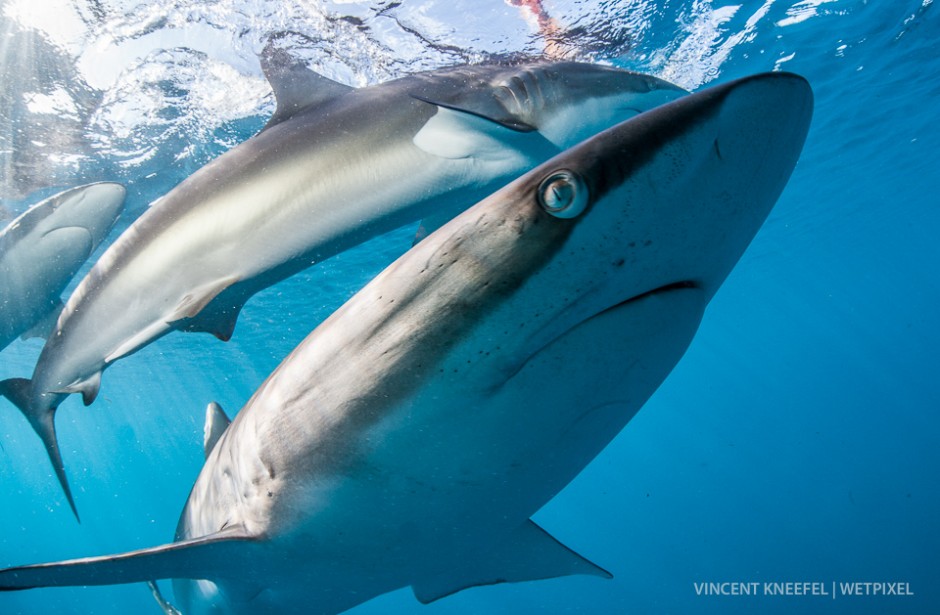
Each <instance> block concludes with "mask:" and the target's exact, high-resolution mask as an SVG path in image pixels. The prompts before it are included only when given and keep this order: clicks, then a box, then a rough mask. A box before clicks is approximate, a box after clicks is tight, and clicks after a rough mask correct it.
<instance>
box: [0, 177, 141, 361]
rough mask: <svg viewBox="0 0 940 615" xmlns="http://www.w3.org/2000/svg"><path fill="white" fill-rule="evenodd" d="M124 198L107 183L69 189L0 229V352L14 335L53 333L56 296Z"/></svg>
mask: <svg viewBox="0 0 940 615" xmlns="http://www.w3.org/2000/svg"><path fill="white" fill-rule="evenodd" d="M124 196H125V190H124V186H121V185H120V184H114V183H110V182H100V183H95V184H87V185H85V186H79V187H77V188H71V189H69V190H65V191H64V192H60V193H58V194H55V195H53V196H51V197H49V198H47V199H44V200H42V201H40V202H39V203H36V204H35V205H33V206H32V207H30V208H29V209H27V210H26V211H25V212H23V213H22V214H21V215H20V216H18V217H17V218H15V219H14V220H13V221H12V222H10V223H9V224H8V225H7V226H6V227H5V228H4V229H3V230H0V350H3V349H4V348H6V347H7V345H9V343H10V342H12V341H13V340H14V339H16V337H17V336H18V335H24V334H27V333H29V334H32V333H35V334H36V335H38V336H42V337H44V335H42V334H43V333H47V332H48V330H52V329H53V328H55V320H56V318H57V317H58V315H59V311H60V310H61V309H62V302H61V300H60V299H59V295H61V294H62V291H63V290H65V287H66V285H68V283H69V281H70V280H71V279H72V277H73V276H74V275H75V273H76V272H77V271H78V268H79V267H81V266H82V263H84V262H85V261H86V260H87V259H88V257H89V256H91V254H92V252H94V251H95V249H96V248H97V247H98V244H99V243H101V241H102V240H104V238H105V236H107V234H108V232H109V231H110V230H111V227H112V226H114V223H115V222H116V221H117V218H118V216H119V215H120V214H121V211H122V210H123V209H124ZM44 325H46V326H44ZM37 326H38V327H39V329H38V330H35V331H31V330H32V329H34V327H37Z"/></svg>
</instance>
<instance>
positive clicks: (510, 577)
mask: <svg viewBox="0 0 940 615" xmlns="http://www.w3.org/2000/svg"><path fill="white" fill-rule="evenodd" d="M574 574H589V575H594V576H598V577H604V578H607V579H609V578H611V574H610V573H609V572H607V571H606V570H604V569H603V568H601V567H600V566H598V565H596V564H593V563H591V562H590V561H588V560H587V559H585V558H584V557H581V556H580V555H578V554H577V553H575V552H574V551H572V550H571V549H569V548H568V547H566V546H565V545H563V544H561V543H560V542H558V540H556V539H555V538H554V537H552V536H551V535H550V534H549V533H548V532H546V531H545V530H543V529H542V528H541V527H539V526H538V525H536V523H535V522H534V521H532V520H529V521H527V522H526V523H525V524H523V525H522V526H521V527H520V528H519V529H518V530H516V531H515V532H514V533H513V534H511V535H510V536H509V537H508V539H507V540H506V541H505V542H504V543H503V544H501V545H499V546H498V547H496V548H495V549H493V550H491V551H489V552H487V553H485V554H484V556H483V557H476V558H474V557H470V558H468V559H466V560H463V561H462V562H461V564H460V566H459V567H458V568H456V569H453V568H451V569H448V570H446V572H443V573H442V574H439V575H436V576H434V577H432V578H429V579H423V580H422V581H421V582H418V583H413V584H412V589H413V590H414V594H415V597H416V598H417V599H418V600H419V601H421V602H422V603H423V604H428V603H430V602H433V601H435V600H438V599H440V598H443V597H445V596H449V595H451V594H454V593H457V592H459V591H460V590H463V589H467V588H470V587H477V586H480V585H494V584H496V583H516V582H519V581H537V580H541V579H552V578H555V577H563V576H568V575H574Z"/></svg>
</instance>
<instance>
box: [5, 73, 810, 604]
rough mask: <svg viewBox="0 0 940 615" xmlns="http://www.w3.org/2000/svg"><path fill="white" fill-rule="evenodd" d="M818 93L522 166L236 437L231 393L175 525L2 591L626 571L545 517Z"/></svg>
mask: <svg viewBox="0 0 940 615" xmlns="http://www.w3.org/2000/svg"><path fill="white" fill-rule="evenodd" d="M811 114H812V92H811V90H810V88H809V85H808V84H807V83H806V82H805V81H804V80H803V79H802V78H800V77H798V76H795V75H792V74H788V73H767V74H762V75H757V76H754V77H749V78H745V79H742V80H738V81H734V82H731V83H727V84H724V85H719V86H716V87H713V88H710V89H707V90H704V91H702V92H699V93H696V94H692V95H690V96H688V97H685V98H682V99H679V100H677V101H675V102H671V103H668V104H666V105H663V106H661V107H659V108H657V109H654V110H652V111H649V112H646V113H644V114H642V115H640V116H638V117H636V118H634V119H631V120H628V121H626V122H624V123H622V124H619V125H617V126H615V127H613V128H611V129H609V130H606V131H604V132H601V133H599V134H598V135H596V136H594V137H592V138H590V139H588V140H586V141H585V142H583V143H581V144H579V145H577V146H576V147H573V148H571V149H569V150H567V151H565V152H564V153H562V154H561V155H559V156H557V157H555V158H554V159H552V160H550V161H548V162H546V163H544V164H543V165H541V166H539V167H537V168H536V169H534V170H533V171H531V172H529V173H526V174H525V175H523V176H521V177H520V178H518V179H517V180H516V181H513V182H512V183H510V184H509V185H507V186H506V187H505V188H503V189H501V190H499V191H497V192H495V193H494V194H492V195H491V196H489V197H488V198H485V199H484V200H482V201H481V202H479V203H478V204H477V205H475V206H474V207H472V208H470V209H468V210H467V211H465V212H463V213H462V214H460V215H459V216H457V217H456V218H455V219H453V220H452V221H450V222H449V223H447V224H445V225H444V226H443V227H441V228H440V229H439V230H437V231H436V232H434V233H433V234H431V235H430V236H429V237H428V238H427V239H425V240H424V241H422V242H420V243H418V244H417V245H416V246H415V247H413V248H412V249H411V250H410V251H408V252H407V253H406V254H405V255H404V256H402V257H401V258H400V259H399V260H397V261H396V262H395V263H393V264H392V265H390V266H389V267H388V268H386V269H385V270H384V271H383V272H382V273H381V274H379V275H378V276H377V277H376V278H375V279H374V280H373V281H372V282H370V283H369V284H368V285H367V286H366V287H364V288H363V290H362V291H360V292H359V293H358V294H357V295H355V296H354V297H353V298H352V299H350V300H349V301H348V302H347V303H346V304H345V305H343V306H342V307H341V308H339V309H338V310H337V311H336V312H335V313H334V314H333V315H331V316H330V317H329V318H328V319H327V320H325V321H324V322H323V323H322V324H321V325H320V326H319V327H317V328H316V329H315V330H314V331H313V332H312V333H311V334H310V335H309V336H308V337H307V338H306V339H305V340H304V341H303V342H301V343H300V345H298V347H297V348H296V349H295V350H294V351H293V352H292V353H291V354H290V355H289V356H288V357H287V358H286V359H285V360H284V361H283V363H282V364H281V365H280V366H279V367H278V368H277V369H276V370H275V371H274V372H273V373H272V374H271V375H270V376H269V378H268V379H267V380H266V381H265V382H264V383H263V384H262V385H261V386H260V388H259V389H258V390H257V391H256V393H255V394H254V396H253V397H252V398H251V399H250V400H249V401H248V403H247V404H246V405H245V407H244V408H242V410H241V411H240V412H239V413H238V415H237V416H236V418H235V420H234V421H233V422H232V423H231V424H230V425H228V427H227V429H225V430H224V432H222V433H221V435H220V436H218V435H217V434H218V432H219V431H220V429H219V428H218V427H217V425H219V424H221V425H222V426H224V424H225V422H226V421H225V419H224V418H222V417H220V416H219V412H218V408H215V407H214V406H210V408H209V409H208V411H207V416H208V421H207V422H208V424H207V429H206V434H207V436H206V442H205V447H206V450H207V460H206V463H205V466H204V468H203V470H202V472H201V474H200V475H199V477H198V479H197V480H196V483H195V485H194V487H193V489H192V491H191V493H190V496H189V499H188V501H187V503H186V506H185V507H184V509H183V512H182V515H181V518H180V521H179V525H178V528H177V533H176V542H174V543H171V544H167V545H163V546H159V547H155V548H152V549H144V550H141V551H136V552H131V553H126V554H122V555H114V556H105V557H95V558H88V559H82V560H73V561H70V562H59V563H52V564H41V565H37V566H26V567H19V568H10V569H7V570H3V571H0V588H2V589H24V588H32V587H40V586H53V585H97V584H111V583H127V582H134V581H147V580H150V579H157V578H173V579H176V580H175V581H174V594H175V596H176V601H177V602H178V606H179V607H180V610H181V611H182V612H183V613H187V615H192V614H197V615H199V614H207V613H259V612H261V613H268V612H270V613H318V614H321V615H327V614H333V613H339V612H341V611H343V610H345V609H348V608H351V607H352V606H354V605H356V604H359V603H361V602H364V601H366V600H368V599H370V598H372V597H374V596H377V595H379V594H382V593H384V592H388V591H391V590H394V589H396V588H400V587H404V586H411V587H412V588H413V590H414V593H415V596H416V597H417V598H418V599H419V600H420V601H421V602H424V603H427V602H431V601H433V600H436V599H439V598H442V597H444V596H447V595H449V594H452V593H454V592H457V591H460V590H462V589H465V588H468V587H473V586H477V585H485V584H493V583H499V582H516V581H527V580H536V579H545V578H551V577H558V576H564V575H571V574H592V575H597V576H601V577H606V576H609V574H608V573H607V572H606V571H604V570H603V569H602V568H600V567H598V566H597V565H595V564H593V563H591V562H590V561H588V560H587V559H585V558H583V557H581V556H580V555H578V554H577V553H575V552H574V551H572V550H570V549H569V548H567V547H565V546H563V545H561V544H560V543H559V542H558V541H556V540H555V539H553V538H552V537H551V536H550V535H549V534H547V533H546V532H545V531H544V530H542V529H541V528H539V527H538V526H536V525H535V524H534V523H533V522H532V521H531V520H530V517H531V515H533V514H534V513H535V512H536V511H537V510H538V509H539V508H540V507H541V506H543V505H544V504H545V503H546V502H547V501H549V500H550V499H551V498H552V497H554V495H555V494H557V493H558V492H559V491H560V490H561V489H562V488H563V487H564V486H565V485H566V484H567V483H568V482H569V481H570V480H572V478H574V477H575V476H576V475H577V474H578V473H579V472H580V471H581V470H582V469H583V468H584V467H585V466H586V465H587V464H588V463H589V462H590V461H591V459H593V458H594V456H596V455H597V454H598V452H600V451H601V450H602V449H603V448H604V447H605V446H606V445H607V443H608V442H609V441H610V440H611V439H612V438H613V437H614V436H615V435H616V434H617V433H618V432H619V431H620V430H621V429H622V428H623V427H624V425H626V423H627V422H628V421H629V420H630V419H631V418H632V416H633V415H634V414H635V413H636V412H637V410H638V409H639V408H640V407H641V406H642V405H643V403H644V402H645V401H646V399H647V398H648V397H649V396H650V395H651V394H652V393H653V392H654V391H655V390H656V388H657V387H658V386H659V385H660V383H661V382H662V381H663V380H664V379H665V377H666V376H667V375H668V373H669V372H670V371H671V369H672V368H673V366H674V365H675V364H676V362H677V361H678V360H679V359H680V358H681V357H682V355H683V354H684V352H685V350H686V348H687V347H688V344H689V343H690V342H691V339H692V337H693V335H694V333H695V331H696V329H697V328H698V325H699V323H700V321H701V318H702V315H703V311H704V309H705V306H706V305H707V303H708V302H709V300H710V299H711V297H712V296H713V295H714V293H715V292H716V291H717V290H718V288H719V286H720V285H721V283H722V281H723V280H724V279H725V277H726V276H727V275H728V273H729V272H730V271H731V269H732V268H733V267H734V265H735V263H736V262H737V261H738V260H739V258H740V256H741V254H742V253H743V252H744V250H745V249H746V247H747V246H748V244H749V243H750V241H751V240H752V238H753V237H754V235H755V233H756V232H757V230H758V229H759V228H760V226H761V224H762V223H763V221H764V219H765V218H766V216H767V215H768V213H769V211H770V209H771V208H772V206H773V204H774V202H775V201H776V200H777V198H778V196H779V194H780V192H781V191H782V189H783V187H784V185H785V184H786V181H787V180H788V178H789V176H790V174H791V172H792V170H793V168H794V165H795V164H796V160H797V158H798V156H799V153H800V150H801V148H802V145H803V141H804V139H805V136H806V133H807V130H808V126H809V121H810V117H811ZM210 434H216V435H210ZM216 438H217V440H216Z"/></svg>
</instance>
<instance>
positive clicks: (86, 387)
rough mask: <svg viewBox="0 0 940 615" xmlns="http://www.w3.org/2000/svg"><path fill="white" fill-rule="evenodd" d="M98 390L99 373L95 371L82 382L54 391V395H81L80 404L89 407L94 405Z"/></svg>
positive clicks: (99, 384)
mask: <svg viewBox="0 0 940 615" xmlns="http://www.w3.org/2000/svg"><path fill="white" fill-rule="evenodd" d="M100 390H101V372H100V371H97V372H95V373H94V374H92V375H91V376H89V377H87V378H85V379H84V380H79V381H77V382H73V383H72V384H70V385H68V386H66V387H62V388H61V389H60V390H58V391H56V393H66V394H68V395H71V394H72V393H81V394H82V403H83V404H85V405H86V406H90V405H92V404H93V403H95V399H97V397H98V391H100Z"/></svg>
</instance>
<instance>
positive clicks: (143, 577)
mask: <svg viewBox="0 0 940 615" xmlns="http://www.w3.org/2000/svg"><path fill="white" fill-rule="evenodd" d="M257 539H258V537H257V536H252V535H250V534H248V533H247V532H246V531H245V529H244V528H243V527H242V526H232V527H228V528H226V529H224V530H222V531H221V532H217V533H215V534H210V535H209V536H203V537H201V538H194V539H191V540H183V541H180V542H174V543H170V544H166V545H161V546H159V547H152V548H149V549H140V550H138V551H130V552H128V553H121V554H119V555H104V556H100V557H85V558H81V559H74V560H68V561H63V562H53V563H49V564H35V565H33V566H19V567H16V568H7V569H5V570H0V591H9V590H18V589H30V588H33V587H66V586H76V585H117V584H121V583H137V582H147V581H152V580H154V579H171V578H172V579H208V580H212V579H218V578H227V577H228V576H231V574H232V573H233V572H234V570H233V566H234V565H235V562H239V561H241V559H242V552H243V550H244V549H245V546H246V544H248V543H251V542H254V541H256V540H257ZM229 571H232V572H229Z"/></svg>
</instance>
